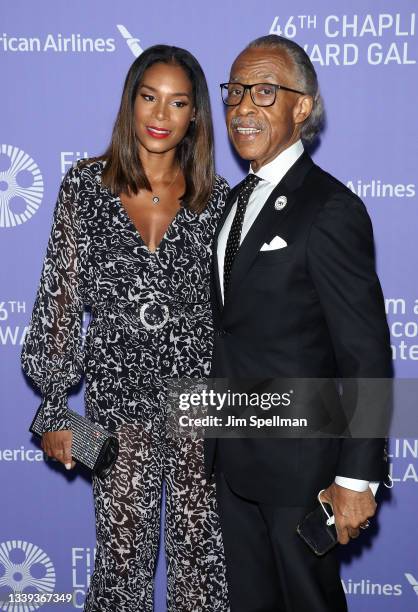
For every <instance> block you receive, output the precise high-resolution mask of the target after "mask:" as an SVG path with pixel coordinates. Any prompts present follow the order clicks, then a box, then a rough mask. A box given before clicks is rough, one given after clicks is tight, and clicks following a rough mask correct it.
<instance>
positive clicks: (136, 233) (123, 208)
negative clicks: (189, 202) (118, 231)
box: [116, 196, 183, 255]
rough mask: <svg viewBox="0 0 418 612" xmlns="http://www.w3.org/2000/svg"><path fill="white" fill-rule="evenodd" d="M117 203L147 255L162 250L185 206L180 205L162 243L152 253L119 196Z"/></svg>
mask: <svg viewBox="0 0 418 612" xmlns="http://www.w3.org/2000/svg"><path fill="white" fill-rule="evenodd" d="M116 201H117V203H118V206H119V209H120V210H121V212H122V214H123V215H124V216H125V219H126V221H127V223H128V225H130V227H131V230H132V232H133V233H134V234H135V236H136V237H137V239H138V240H139V241H140V242H141V246H143V247H144V248H145V249H146V251H147V253H149V254H150V255H156V253H157V251H159V250H160V248H161V246H162V244H163V242H165V240H166V239H167V237H168V234H169V233H170V231H171V229H172V227H173V225H174V224H175V223H176V220H177V217H178V216H179V214H180V211H181V210H182V209H183V206H182V205H181V204H180V208H179V209H178V210H177V212H176V214H175V215H174V217H173V218H172V219H171V221H170V223H169V224H168V225H167V227H166V230H165V232H164V234H163V237H162V238H161V240H160V242H159V243H158V245H157V246H156V247H155V251H151V249H150V248H149V247H148V245H147V243H146V242H145V240H144V239H143V238H142V236H141V232H140V231H139V229H138V228H137V227H136V225H135V223H134V222H133V220H132V218H131V217H130V215H129V214H128V211H127V210H126V208H125V206H124V205H123V202H122V200H121V199H120V197H119V196H116Z"/></svg>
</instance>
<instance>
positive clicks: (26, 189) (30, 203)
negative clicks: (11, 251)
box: [0, 144, 44, 227]
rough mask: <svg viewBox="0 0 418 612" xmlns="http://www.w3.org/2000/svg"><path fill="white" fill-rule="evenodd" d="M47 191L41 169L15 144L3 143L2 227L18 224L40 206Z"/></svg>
mask: <svg viewBox="0 0 418 612" xmlns="http://www.w3.org/2000/svg"><path fill="white" fill-rule="evenodd" d="M43 194H44V182H43V179H42V174H41V171H40V170H39V168H38V166H37V164H36V163H35V162H34V161H33V159H32V158H31V157H30V156H29V155H28V154H27V153H25V152H24V151H22V150H21V149H18V148H17V147H13V146H12V145H5V144H3V145H0V227H15V226H16V225H21V224H22V223H25V221H28V220H29V219H30V218H31V217H32V216H33V215H34V214H35V213H36V211H37V210H38V208H39V205H40V203H41V202H42V196H43Z"/></svg>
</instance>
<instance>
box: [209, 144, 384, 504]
mask: <svg viewBox="0 0 418 612" xmlns="http://www.w3.org/2000/svg"><path fill="white" fill-rule="evenodd" d="M303 151H304V149H303V144H302V141H301V140H298V141H297V142H295V143H294V144H292V145H291V146H290V147H288V148H287V149H285V150H284V151H282V153H280V154H279V155H278V156H277V157H275V158H274V159H273V160H272V161H271V162H269V163H268V164H266V165H265V166H262V167H261V168H260V169H259V170H258V171H257V172H253V170H252V168H251V167H250V169H249V174H256V175H257V176H258V177H260V178H261V179H262V180H261V181H260V182H259V183H258V184H257V185H256V187H255V189H254V191H253V192H252V194H251V196H250V199H249V201H248V204H247V208H246V210H245V214H244V221H243V224H242V231H241V240H240V244H242V241H243V240H244V238H245V236H246V235H247V234H248V231H249V229H250V228H251V226H252V224H253V223H254V221H255V219H256V218H257V215H258V214H259V212H260V211H261V209H262V208H263V206H264V204H265V203H266V201H267V199H268V197H269V195H270V194H271V192H272V191H273V189H274V188H275V187H276V185H277V184H278V183H279V182H280V181H281V180H282V178H283V177H284V175H285V174H286V173H287V171H288V170H290V168H291V167H292V166H293V164H294V163H295V162H296V160H297V159H299V157H300V156H301V155H302V153H303ZM237 199H238V198H237ZM236 210H237V202H236V201H235V202H234V204H233V205H232V207H231V210H230V211H229V214H228V216H227V218H226V219H225V223H224V224H223V227H222V229H221V231H220V232H219V236H218V247H217V258H218V270H219V281H220V283H219V284H220V287H221V293H222V302H223V299H224V283H223V277H224V261H225V249H226V242H227V240H228V235H229V232H230V229H231V225H232V221H233V219H234V216H235V213H236ZM335 482H336V484H338V485H340V486H341V487H345V488H347V489H352V490H354V491H358V492H363V491H366V490H367V488H368V486H369V484H371V485H374V486H371V488H372V490H373V493H375V491H376V489H377V485H378V483H369V482H368V481H367V480H359V479H357V478H346V477H344V476H336V477H335Z"/></svg>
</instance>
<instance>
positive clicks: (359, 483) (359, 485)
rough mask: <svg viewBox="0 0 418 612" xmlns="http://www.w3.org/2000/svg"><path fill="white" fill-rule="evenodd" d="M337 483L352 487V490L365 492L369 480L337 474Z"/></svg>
mask: <svg viewBox="0 0 418 612" xmlns="http://www.w3.org/2000/svg"><path fill="white" fill-rule="evenodd" d="M335 484H337V485H340V487H345V488H346V489H351V490H352V491H358V493H364V491H367V487H368V486H369V481H368V480H359V479H358V478H346V477H345V476H336V477H335Z"/></svg>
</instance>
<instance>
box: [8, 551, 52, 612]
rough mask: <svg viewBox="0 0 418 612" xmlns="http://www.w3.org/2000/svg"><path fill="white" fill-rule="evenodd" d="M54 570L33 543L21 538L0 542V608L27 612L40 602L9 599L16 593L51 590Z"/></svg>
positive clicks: (45, 556)
mask: <svg viewBox="0 0 418 612" xmlns="http://www.w3.org/2000/svg"><path fill="white" fill-rule="evenodd" d="M54 587H55V569H54V566H53V563H52V561H51V559H50V558H49V557H48V555H47V554H46V553H45V552H44V551H43V550H42V549H41V548H39V546H36V545H35V544H31V543H30V542H25V541H23V540H10V541H8V542H1V543H0V610H4V611H7V612H31V611H32V610H37V609H38V608H40V607H41V606H42V605H43V604H42V603H40V602H39V603H38V602H36V601H32V602H26V603H23V602H19V603H18V602H15V603H13V602H10V600H9V599H8V598H9V595H10V594H16V593H40V594H43V593H45V594H47V593H53V592H54Z"/></svg>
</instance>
